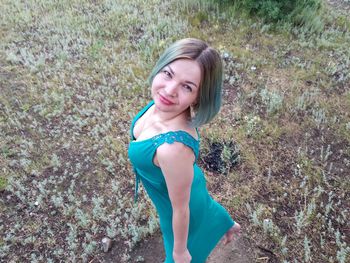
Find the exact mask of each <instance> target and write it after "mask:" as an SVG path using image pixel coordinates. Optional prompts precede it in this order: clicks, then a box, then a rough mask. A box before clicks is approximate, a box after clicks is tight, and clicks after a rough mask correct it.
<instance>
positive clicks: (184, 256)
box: [173, 249, 192, 263]
mask: <svg viewBox="0 0 350 263" xmlns="http://www.w3.org/2000/svg"><path fill="white" fill-rule="evenodd" d="M173 258H174V261H175V263H190V262H191V259H192V257H191V254H190V252H189V251H188V249H186V250H185V251H184V252H181V253H176V252H175V251H174V252H173Z"/></svg>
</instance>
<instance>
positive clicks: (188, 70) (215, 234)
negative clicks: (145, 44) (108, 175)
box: [129, 38, 240, 263]
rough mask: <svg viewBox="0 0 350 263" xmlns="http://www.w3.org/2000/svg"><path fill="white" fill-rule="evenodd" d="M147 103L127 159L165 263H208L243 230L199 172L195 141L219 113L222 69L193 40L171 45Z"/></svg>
mask: <svg viewBox="0 0 350 263" xmlns="http://www.w3.org/2000/svg"><path fill="white" fill-rule="evenodd" d="M149 83H150V85H151V95H152V99H153V100H152V101H151V102H150V103H149V104H148V105H147V106H146V107H145V108H143V109H142V110H141V111H140V112H139V113H138V114H137V115H136V117H135V118H134V120H133V122H132V125H131V137H132V141H131V142H130V145H129V158H130V160H131V163H132V164H133V167H134V171H135V174H136V187H135V200H137V192H138V184H139V181H140V180H141V181H142V183H143V185H144V188H145V189H146V191H147V193H148V195H149V197H150V198H151V200H152V202H153V203H154V205H155V207H156V210H157V212H158V215H159V219H160V228H161V231H162V235H163V242H164V248H165V253H166V259H165V262H166V263H170V262H175V263H187V262H194V263H200V262H205V260H206V259H207V257H208V256H209V254H210V252H211V251H212V250H213V248H214V247H215V246H216V244H217V243H218V242H219V240H220V239H221V238H222V237H223V236H224V241H223V243H224V244H227V243H228V242H230V241H231V240H232V239H233V237H234V235H235V234H239V231H240V226H239V224H238V223H235V222H234V221H233V220H232V219H231V217H230V216H229V214H228V213H227V211H226V210H225V209H224V208H223V207H222V206H221V205H220V204H218V203H217V202H216V201H214V200H213V199H212V198H211V196H210V195H209V194H208V190H207V188H206V182H205V177H204V175H203V173H202V171H201V170H200V169H199V168H198V166H197V164H196V160H197V158H198V154H199V133H198V130H197V127H199V126H201V125H203V124H205V123H208V122H209V121H210V120H211V119H212V118H213V117H214V116H215V115H216V114H217V113H218V111H219V109H220V106H221V88H222V61H221V58H220V56H219V54H218V52H217V51H216V50H215V49H213V48H211V47H209V46H208V45H207V44H206V43H205V42H203V41H201V40H198V39H191V38H188V39H182V40H180V41H177V42H175V43H174V44H173V45H171V46H170V47H169V48H168V49H167V50H166V51H165V52H164V53H163V55H162V56H161V57H160V59H159V60H158V62H157V64H156V65H155V67H154V69H153V70H152V72H151V74H150V77H149Z"/></svg>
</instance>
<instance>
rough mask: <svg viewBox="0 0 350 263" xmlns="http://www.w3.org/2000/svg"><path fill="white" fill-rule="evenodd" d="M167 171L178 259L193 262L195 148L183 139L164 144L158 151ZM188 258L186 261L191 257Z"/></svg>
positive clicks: (175, 254) (166, 176)
mask: <svg viewBox="0 0 350 263" xmlns="http://www.w3.org/2000/svg"><path fill="white" fill-rule="evenodd" d="M156 158H157V161H158V163H159V166H160V168H161V170H162V172H163V174H164V177H165V181H166V184H167V188H168V193H169V198H170V201H171V205H172V209H173V222H172V224H173V232H174V250H173V257H174V260H175V262H177V261H176V258H179V260H178V262H190V259H191V258H190V254H189V253H188V250H187V236H188V226H189V218H190V210H189V201H190V195H191V185H192V181H193V174H194V171H193V163H194V160H195V156H194V153H193V151H192V150H191V149H190V148H188V147H187V146H185V145H183V144H182V143H178V142H175V143H173V144H163V145H161V146H160V147H159V148H158V149H157V154H156ZM186 258H187V259H188V261H186V260H187V259H186Z"/></svg>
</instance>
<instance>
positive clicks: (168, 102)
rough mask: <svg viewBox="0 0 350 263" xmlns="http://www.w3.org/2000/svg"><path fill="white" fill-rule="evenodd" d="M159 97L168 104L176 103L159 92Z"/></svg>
mask: <svg viewBox="0 0 350 263" xmlns="http://www.w3.org/2000/svg"><path fill="white" fill-rule="evenodd" d="M159 98H160V101H161V102H163V103H164V104H166V105H172V104H175V103H174V102H172V101H170V100H168V99H166V98H165V97H163V96H162V95H160V94H159Z"/></svg>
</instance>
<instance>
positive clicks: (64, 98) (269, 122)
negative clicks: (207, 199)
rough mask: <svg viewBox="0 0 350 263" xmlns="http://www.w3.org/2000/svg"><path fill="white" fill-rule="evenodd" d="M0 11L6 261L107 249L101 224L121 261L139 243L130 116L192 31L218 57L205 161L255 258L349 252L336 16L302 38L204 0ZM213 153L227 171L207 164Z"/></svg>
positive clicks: (98, 253)
mask: <svg viewBox="0 0 350 263" xmlns="http://www.w3.org/2000/svg"><path fill="white" fill-rule="evenodd" d="M0 7H1V10H2V12H1V14H0V19H1V20H0V21H2V22H1V27H0V36H1V39H2V40H1V43H0V94H1V95H0V167H1V170H0V171H1V175H0V196H1V203H0V212H1V217H0V222H1V224H0V225H1V226H0V229H1V230H3V231H1V232H0V233H1V234H0V244H1V246H0V255H1V258H3V259H4V260H5V261H6V262H19V261H28V259H29V260H30V261H32V262H41V261H48V262H56V261H72V262H73V261H78V262H81V261H83V262H90V261H91V260H94V259H103V258H104V257H106V256H105V254H103V252H102V250H101V239H102V238H103V237H104V236H109V237H110V238H112V239H113V240H114V242H115V244H118V248H117V250H118V252H117V253H116V255H117V256H116V258H114V259H113V260H114V261H116V262H122V261H125V262H128V261H130V260H131V259H130V251H131V250H132V249H133V248H134V246H135V244H136V243H137V242H138V241H140V240H142V239H143V238H144V237H145V236H146V235H149V234H152V233H154V232H155V231H156V230H157V229H158V223H157V218H156V215H155V212H154V210H153V207H152V205H151V204H150V202H149V200H147V198H144V195H145V194H141V195H140V196H141V198H140V199H141V200H140V201H139V203H138V204H137V205H134V204H133V187H134V178H133V173H132V169H131V166H130V164H129V162H128V157H127V147H128V142H129V126H130V120H131V118H132V116H134V115H135V114H136V112H137V111H138V110H139V109H140V108H141V107H142V106H144V105H145V104H146V103H147V102H148V100H149V98H150V97H149V89H148V86H147V84H146V81H145V80H146V78H147V76H148V72H149V71H150V69H151V68H152V66H153V64H154V63H155V60H156V58H157V57H158V55H159V54H160V53H161V52H162V50H163V49H164V48H165V47H166V46H167V45H168V44H169V43H171V42H173V41H174V40H175V39H178V38H182V37H187V36H193V37H199V38H202V39H204V40H207V41H209V42H210V43H211V44H213V45H214V46H215V47H217V48H218V49H219V50H220V51H221V53H222V57H223V59H224V62H225V84H224V105H223V107H222V111H221V112H220V114H219V115H218V117H217V118H216V119H215V121H214V122H213V123H211V124H209V125H207V126H206V127H203V128H202V129H201V130H200V132H201V136H202V145H201V158H200V165H201V166H202V167H204V168H205V169H206V171H205V172H206V174H207V179H208V187H209V189H210V190H211V193H212V194H213V196H214V197H215V198H216V199H218V200H221V201H222V203H223V204H224V205H225V206H226V207H227V208H228V209H229V211H230V212H231V214H232V215H234V218H235V219H237V221H239V222H241V223H242V225H243V227H244V237H245V238H247V239H249V240H250V241H251V242H250V243H251V244H253V245H254V251H255V253H256V254H255V255H254V256H255V258H256V259H258V258H261V257H268V258H270V260H271V261H273V260H275V261H276V262H294V261H295V260H297V261H298V262H346V261H347V260H348V259H349V250H350V249H349V238H348V236H349V235H348V223H347V220H346V219H347V218H348V216H349V211H348V207H349V206H350V204H349V196H348V193H349V189H350V188H349V183H348V182H347V180H344V178H347V175H348V174H349V172H350V152H349V148H350V147H349V144H350V137H349V134H350V133H349V131H350V124H349V123H350V116H349V114H348V112H349V109H350V95H349V94H350V91H349V85H348V83H349V60H348V57H349V49H348V48H347V47H348V43H349V40H350V34H349V19H348V18H347V17H346V16H345V15H342V14H339V13H338V11H336V10H333V9H327V10H328V11H327V12H326V16H327V18H328V20H326V24H325V30H324V32H323V33H322V34H321V35H320V36H317V37H312V38H307V37H306V35H305V34H303V33H302V32H301V31H299V33H297V34H292V33H290V32H288V31H286V30H284V29H276V30H275V31H273V32H271V31H269V30H267V26H266V25H264V24H262V23H261V22H260V21H255V20H254V19H247V18H246V17H244V16H239V15H238V14H235V16H233V17H231V16H230V15H232V13H225V12H220V11H219V10H218V9H217V7H216V6H215V5H211V4H209V3H205V2H204V1H199V2H197V1H178V2H177V3H176V4H174V3H171V2H168V1H165V2H164V1H163V2H159V1H156V0H154V1H147V2H146V1H142V0H137V1H133V2H132V3H130V2H128V1H118V3H115V2H113V1H99V2H86V1H60V2H56V1H39V2H38V1H26V2H20V1H5V2H2V3H1V4H0ZM138 10H141V11H138ZM169 14H172V15H169ZM333 18H336V19H333ZM213 145H216V146H215V147H216V148H215V147H214V146H213ZM214 150H219V151H221V152H220V154H219V155H218V158H219V159H218V160H217V159H215V158H213V151H214ZM238 153H239V155H237V154H238ZM209 157H210V158H209ZM237 161H239V162H238V164H237ZM213 163H217V164H219V165H221V166H223V167H221V169H217V170H215V169H214V170H210V169H209V168H208V167H210V164H213ZM219 168H220V167H219ZM223 168H224V169H223ZM220 189H221V191H220ZM5 229H6V231H4V230H5Z"/></svg>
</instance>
